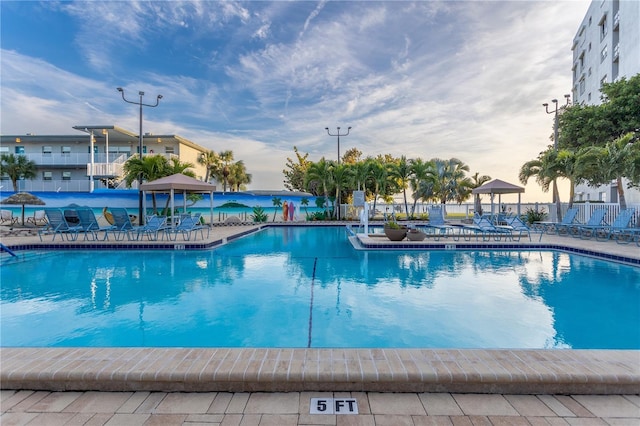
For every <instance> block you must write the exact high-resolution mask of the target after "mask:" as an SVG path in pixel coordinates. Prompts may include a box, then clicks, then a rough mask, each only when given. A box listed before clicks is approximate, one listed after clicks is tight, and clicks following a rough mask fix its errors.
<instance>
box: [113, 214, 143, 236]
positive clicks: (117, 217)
mask: <svg viewBox="0 0 640 426" xmlns="http://www.w3.org/2000/svg"><path fill="white" fill-rule="evenodd" d="M111 215H112V216H113V229H111V230H110V232H113V236H114V237H115V239H116V241H119V240H121V239H122V240H124V237H125V236H126V237H127V239H128V240H133V239H137V238H138V234H137V232H138V227H136V226H133V224H132V223H131V219H129V213H127V209H124V208H120V207H114V208H112V209H111ZM134 233H135V234H136V235H135V238H134Z"/></svg>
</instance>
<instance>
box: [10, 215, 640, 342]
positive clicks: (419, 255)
mask: <svg viewBox="0 0 640 426" xmlns="http://www.w3.org/2000/svg"><path fill="white" fill-rule="evenodd" d="M1 278H2V289H1V293H0V294H1V306H0V310H1V318H0V319H1V323H0V327H1V331H2V335H1V337H0V339H1V340H0V343H1V345H2V346H5V347H6V346H91V347H111V346H142V347H167V346H169V347H298V348H299V347H344V348H348V347H378V348H384V347H405V348H406V347H426V348H576V349H577V348H592V349H595V348H606V349H614V348H619V349H640V333H638V332H637V330H638V324H640V307H639V304H638V300H640V288H639V286H640V268H636V267H632V266H627V265H622V264H617V263H609V262H604V261H600V260H597V259H593V258H588V257H583V256H578V255H569V254H566V253H562V252H554V251H480V250H478V251H429V252H415V251H386V252H367V251H356V250H353V248H352V247H351V246H350V244H349V243H348V241H347V238H346V235H345V231H344V228H303V227H296V228H292V227H288V228H287V227H283V228H267V229H264V230H262V231H260V232H258V233H255V234H252V235H249V236H247V237H244V238H241V239H238V240H236V241H234V242H232V243H229V244H227V245H225V246H222V247H219V248H216V249H214V250H201V251H99V252H97V251H93V252H92V251H64V252H53V253H50V254H47V255H45V256H37V257H36V256H32V257H31V260H29V261H27V262H17V263H11V262H9V263H6V264H4V265H3V267H2V271H1Z"/></svg>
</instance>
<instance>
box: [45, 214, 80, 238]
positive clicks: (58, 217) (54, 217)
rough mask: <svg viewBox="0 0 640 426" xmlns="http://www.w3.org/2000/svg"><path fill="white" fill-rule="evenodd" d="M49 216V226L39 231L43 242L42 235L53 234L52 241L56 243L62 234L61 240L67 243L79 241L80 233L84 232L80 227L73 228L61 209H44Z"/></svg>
mask: <svg viewBox="0 0 640 426" xmlns="http://www.w3.org/2000/svg"><path fill="white" fill-rule="evenodd" d="M44 214H45V216H47V222H48V224H47V226H45V227H44V228H41V229H39V230H38V237H40V241H42V235H44V234H53V238H52V240H51V241H55V239H56V235H58V234H60V238H63V239H66V240H67V241H75V240H77V239H78V233H79V232H80V231H81V230H82V227H80V226H75V225H74V226H71V225H69V223H67V220H66V219H65V217H64V214H63V213H62V210H60V209H44Z"/></svg>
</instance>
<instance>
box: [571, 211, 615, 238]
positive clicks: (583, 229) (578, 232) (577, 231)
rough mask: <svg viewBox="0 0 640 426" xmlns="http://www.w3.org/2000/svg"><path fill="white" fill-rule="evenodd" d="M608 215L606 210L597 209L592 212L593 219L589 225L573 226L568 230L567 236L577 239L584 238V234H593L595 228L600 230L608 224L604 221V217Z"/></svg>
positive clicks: (588, 222) (589, 221)
mask: <svg viewBox="0 0 640 426" xmlns="http://www.w3.org/2000/svg"><path fill="white" fill-rule="evenodd" d="M606 215H607V210H606V209H602V208H600V209H595V210H594V211H593V212H591V217H589V220H588V221H587V223H585V224H583V225H572V226H569V227H568V229H567V234H569V235H571V236H572V237H575V238H582V234H583V233H588V232H592V231H593V229H595V228H600V227H602V226H603V225H606V224H607V223H606V222H605V221H604V217H605V216H606Z"/></svg>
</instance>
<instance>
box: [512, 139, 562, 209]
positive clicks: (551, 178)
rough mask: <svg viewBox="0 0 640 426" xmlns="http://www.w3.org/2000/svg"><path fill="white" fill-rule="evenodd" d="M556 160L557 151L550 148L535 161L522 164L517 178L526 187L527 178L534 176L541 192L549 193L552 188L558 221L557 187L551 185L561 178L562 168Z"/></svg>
mask: <svg viewBox="0 0 640 426" xmlns="http://www.w3.org/2000/svg"><path fill="white" fill-rule="evenodd" d="M557 160H558V151H556V150H555V149H554V148H553V147H551V146H550V147H549V148H548V149H547V150H546V151H543V152H541V153H540V154H539V155H538V158H537V159H536V160H531V161H527V162H526V163H524V164H523V165H522V167H521V168H520V173H519V174H518V178H519V179H520V182H521V183H522V184H523V185H526V184H527V182H528V181H529V178H531V177H534V176H535V178H536V182H537V183H538V185H540V188H542V191H543V192H547V191H549V187H550V186H551V187H552V188H553V191H554V192H553V198H554V199H555V200H556V216H557V218H558V221H560V220H562V204H561V203H560V194H559V193H558V186H557V185H552V184H553V183H554V182H555V180H556V179H557V178H559V177H562V173H561V172H562V166H561V164H560V163H559V162H558V161H557Z"/></svg>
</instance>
